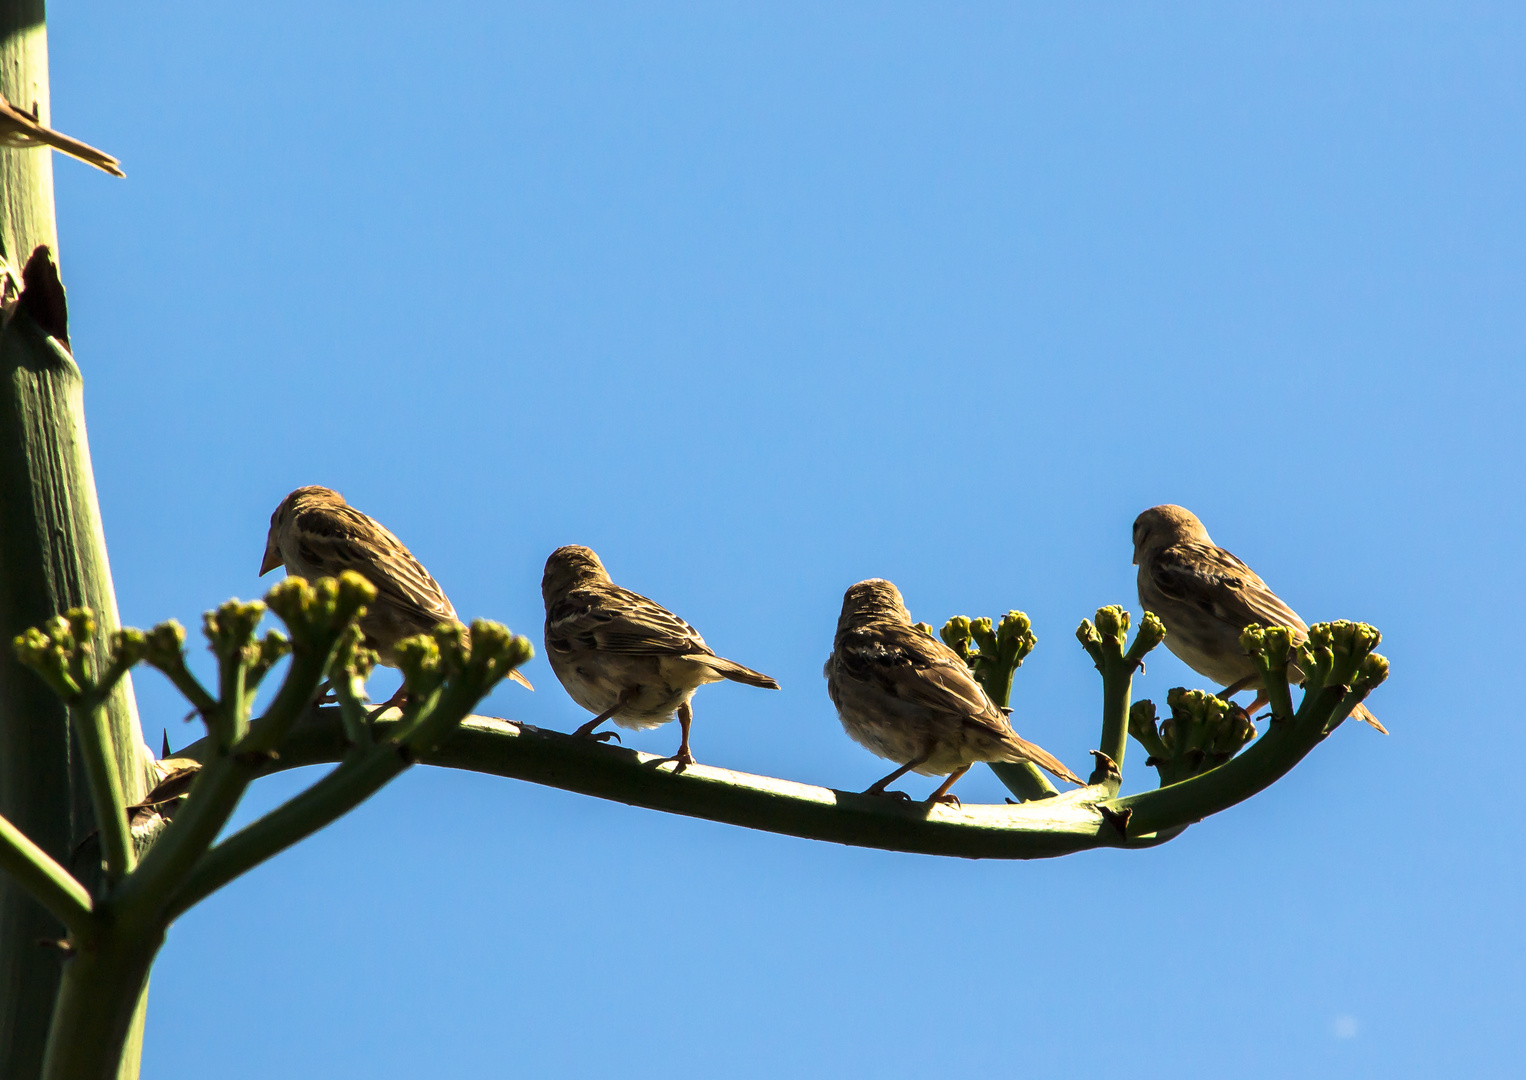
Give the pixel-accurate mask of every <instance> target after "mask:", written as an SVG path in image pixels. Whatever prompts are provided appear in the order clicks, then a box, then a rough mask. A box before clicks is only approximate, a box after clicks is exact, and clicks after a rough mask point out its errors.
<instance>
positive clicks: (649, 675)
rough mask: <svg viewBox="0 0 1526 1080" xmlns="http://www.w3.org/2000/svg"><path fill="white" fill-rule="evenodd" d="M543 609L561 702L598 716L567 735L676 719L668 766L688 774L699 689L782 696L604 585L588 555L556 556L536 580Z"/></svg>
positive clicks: (569, 549) (639, 600)
mask: <svg viewBox="0 0 1526 1080" xmlns="http://www.w3.org/2000/svg"><path fill="white" fill-rule="evenodd" d="M540 591H541V596H542V597H543V598H544V599H545V601H546V658H547V659H548V660H550V661H551V670H552V671H554V672H556V677H557V678H558V679H560V680H561V681H562V685H563V686H564V687H566V689H567V693H568V694H570V695H571V696H572V700H573V701H576V702H577V703H578V704H579V705H581V706H583V708H585V709H587V710H588V711H589V712H591V713H595V714H597V715H595V716H594V718H593V719H592V720H590V721H589V722H588V723H586V724H584V725H583V726H582V727H580V728H578V729H577V731H575V732H574V733H573V734H575V735H579V736H582V737H584V738H594V739H607V738H618V736H617V735H615V733H614V732H603V733H601V734H595V733H594V729H595V728H597V727H598V726H599V725H600V724H602V723H604V721H606V720H613V721H614V722H615V723H616V724H619V725H620V726H621V727H623V728H634V729H637V730H643V729H646V728H654V727H658V726H659V725H661V724H666V723H667V722H668V721H669V720H672V719H673V717H674V714H675V713H676V714H677V717H678V723H679V726H680V728H681V729H682V731H683V737H682V739H681V741H680V742H679V744H678V753H676V754H674V755H673V757H672V758H670V759H669V760H672V761H676V762H678V764H679V765H680V766H685V765H693V764H694V754H693V753H692V752H691V751H690V749H689V725H690V724H692V723H693V721H694V710H693V708H692V707H691V706H690V704H689V699H690V698H692V697H693V696H694V691H695V690H697V689H699V687H701V686H703V685H704V684H705V683H713V682H719V681H720V680H722V679H730V680H731V681H732V682H739V683H746V684H747V685H748V686H758V687H763V688H764V689H767V690H777V689H779V684H778V683H777V682H775V681H774V680H773V679H771V678H769V677H768V676H767V675H764V674H762V673H761V672H758V671H753V670H752V669H751V668H747V667H743V666H742V665H741V664H738V663H736V662H735V661H734V660H727V659H726V658H725V657H723V656H717V655H715V653H714V652H713V651H712V650H711V649H710V646H708V645H706V644H705V639H704V638H702V637H700V636H699V633H698V631H696V630H695V629H694V627H692V626H690V625H689V624H688V623H686V622H684V621H683V620H682V619H680V618H679V617H678V616H677V615H674V614H673V613H672V612H671V611H669V610H668V609H667V608H665V607H663V606H662V605H661V604H658V603H656V602H654V601H652V600H648V599H647V598H646V597H644V596H641V595H640V594H638V593H633V592H631V591H630V590H629V589H623V588H621V587H620V586H619V585H616V584H615V583H614V582H613V581H612V580H610V577H609V572H608V571H607V570H605V569H604V564H603V563H602V562H600V561H599V557H598V556H597V555H595V554H594V553H593V551H591V550H590V549H588V548H586V547H580V546H579V545H576V544H570V545H568V546H566V547H559V548H557V549H556V550H555V551H553V552H552V553H551V557H550V558H548V559H547V560H546V572H545V574H544V576H543V577H542V578H541V583H540Z"/></svg>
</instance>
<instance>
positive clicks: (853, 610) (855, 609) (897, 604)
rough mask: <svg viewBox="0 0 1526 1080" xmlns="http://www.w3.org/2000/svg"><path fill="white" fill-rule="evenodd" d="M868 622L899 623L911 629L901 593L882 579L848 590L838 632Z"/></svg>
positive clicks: (839, 619) (908, 613)
mask: <svg viewBox="0 0 1526 1080" xmlns="http://www.w3.org/2000/svg"><path fill="white" fill-rule="evenodd" d="M867 622H902V623H905V624H906V625H907V626H910V625H911V613H910V612H908V611H907V610H906V604H905V602H904V601H902V599H901V590H900V589H897V588H896V587H895V586H894V585H892V584H891V583H890V582H888V581H886V580H885V579H884V578H870V579H869V580H868V581H860V582H859V583H858V584H857V585H850V586H848V591H847V592H845V593H844V594H843V598H842V615H841V616H839V617H838V620H837V629H838V630H839V631H842V630H844V629H846V628H847V627H850V626H857V625H861V624H863V623H867Z"/></svg>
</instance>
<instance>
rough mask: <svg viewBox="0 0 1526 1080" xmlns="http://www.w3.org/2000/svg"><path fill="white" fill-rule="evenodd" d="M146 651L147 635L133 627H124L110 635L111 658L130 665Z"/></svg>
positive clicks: (141, 657) (115, 662) (114, 661)
mask: <svg viewBox="0 0 1526 1080" xmlns="http://www.w3.org/2000/svg"><path fill="white" fill-rule="evenodd" d="M147 652H148V635H147V634H145V633H144V632H143V631H142V630H139V629H137V628H135V627H131V626H129V627H126V628H125V629H122V630H118V631H117V632H116V633H114V634H112V635H111V660H112V663H114V664H121V665H122V666H123V667H132V666H133V665H134V664H136V663H137V662H138V661H139V660H142V659H143V656H144V654H145V653H147Z"/></svg>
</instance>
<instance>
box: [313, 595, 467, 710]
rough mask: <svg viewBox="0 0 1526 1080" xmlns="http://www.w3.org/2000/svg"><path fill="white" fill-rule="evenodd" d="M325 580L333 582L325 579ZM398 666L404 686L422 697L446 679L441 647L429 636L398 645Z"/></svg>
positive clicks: (407, 639)
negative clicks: (441, 660)
mask: <svg viewBox="0 0 1526 1080" xmlns="http://www.w3.org/2000/svg"><path fill="white" fill-rule="evenodd" d="M325 580H332V579H331V578H330V579H325ZM395 652H396V654H397V666H398V667H399V668H400V669H401V670H402V672H403V685H404V686H406V687H408V689H409V690H410V691H413V692H415V693H418V694H420V695H423V694H428V693H430V692H432V691H433V690H434V688H435V687H437V686H439V685H440V680H441V679H442V678H443V677H444V672H443V671H442V670H441V668H442V665H441V663H440V647H439V646H438V645H436V644H435V640H434V638H432V637H430V636H429V635H428V634H414V635H413V636H412V637H406V638H404V639H403V640H402V641H400V642H398V643H397V647H396V649H395Z"/></svg>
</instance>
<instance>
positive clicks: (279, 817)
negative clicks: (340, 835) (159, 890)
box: [167, 742, 413, 920]
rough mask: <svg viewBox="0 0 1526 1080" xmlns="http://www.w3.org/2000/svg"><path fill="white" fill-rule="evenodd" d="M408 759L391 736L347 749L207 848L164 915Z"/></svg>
mask: <svg viewBox="0 0 1526 1080" xmlns="http://www.w3.org/2000/svg"><path fill="white" fill-rule="evenodd" d="M412 763H413V759H412V755H411V754H408V753H407V752H406V751H405V750H404V749H403V747H401V746H399V745H398V744H397V743H395V742H387V743H381V744H378V745H374V746H370V747H366V748H364V749H361V750H358V751H354V752H352V753H351V755H350V756H349V757H347V758H346V759H345V760H344V761H342V762H341V763H340V764H339V766H338V767H337V768H335V769H334V771H333V772H331V773H329V774H328V775H327V776H325V777H323V779H321V780H319V781H318V782H317V783H316V784H314V785H313V786H312V787H310V788H308V789H307V790H306V791H303V792H302V793H301V794H299V795H296V796H293V797H292V798H291V799H288V800H287V801H286V802H285V803H282V804H281V805H280V806H278V807H277V808H276V809H274V810H272V811H271V812H270V813H268V814H266V815H265V816H263V817H261V818H260V819H259V820H258V821H255V822H252V823H250V824H249V825H246V826H245V827H244V828H242V829H240V830H239V831H238V832H236V833H234V834H233V835H232V836H230V837H228V838H227V839H226V840H224V841H222V842H221V843H220V844H218V845H217V846H216V847H214V848H212V849H211V850H210V851H208V852H207V853H206V855H205V857H203V858H202V859H201V861H200V862H198V863H197V865H196V868H195V870H194V871H193V872H192V873H191V875H190V876H189V877H188V878H187V879H186V880H185V882H184V884H182V885H181V886H180V888H179V889H178V890H177V891H176V892H175V895H174V899H173V901H172V902H171V903H170V905H169V908H168V916H167V917H168V918H169V919H170V920H174V919H176V918H179V917H180V915H182V914H183V913H184V912H186V911H187V910H189V909H190V908H191V907H193V906H195V905H196V904H198V903H200V902H201V901H202V900H204V899H206V897H208V896H209V895H211V894H212V893H213V892H215V891H216V890H218V889H220V888H222V887H223V886H224V885H226V884H227V883H228V882H230V881H232V880H233V879H234V878H237V877H239V876H240V875H242V874H245V873H248V872H249V871H250V870H252V869H254V867H256V866H258V865H259V864H260V863H262V862H264V861H265V860H267V859H269V858H271V857H273V856H275V855H278V854H280V853H281V852H282V851H285V850H286V849H287V848H289V847H291V846H292V845H293V844H295V843H297V842H299V841H301V840H305V839H306V838H307V837H309V836H311V835H312V834H313V833H315V832H317V831H318V830H319V829H322V828H323V827H324V826H326V825H329V824H331V823H332V822H334V821H336V820H338V819H339V818H341V817H343V816H344V815H345V814H347V813H349V812H350V811H351V810H353V809H355V807H357V806H359V805H360V804H361V803H363V802H365V800H366V799H368V798H370V797H371V796H372V795H374V794H375V793H376V792H378V791H380V790H381V788H382V787H384V786H385V785H386V784H387V783H388V782H390V781H391V780H392V779H394V778H395V777H396V776H398V774H400V773H402V772H403V771H404V770H405V769H407V768H408V767H409V765H411V764H412Z"/></svg>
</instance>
